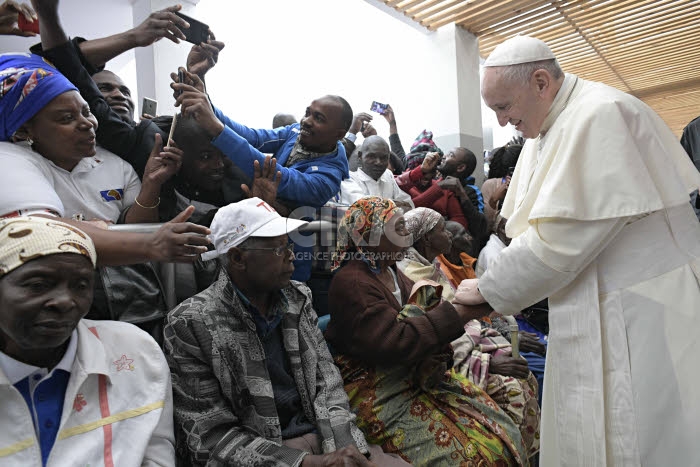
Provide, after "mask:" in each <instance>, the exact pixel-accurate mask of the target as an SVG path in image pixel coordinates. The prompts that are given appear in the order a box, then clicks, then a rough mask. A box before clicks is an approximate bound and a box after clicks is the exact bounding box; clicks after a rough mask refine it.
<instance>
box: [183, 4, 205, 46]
mask: <svg viewBox="0 0 700 467" xmlns="http://www.w3.org/2000/svg"><path fill="white" fill-rule="evenodd" d="M175 14H176V15H178V16H179V17H180V18H182V19H184V20H185V21H187V22H188V23H189V25H190V27H189V28H181V29H182V33H183V34H184V35H185V40H186V41H187V42H190V43H192V44H194V45H199V44H201V43H202V42H206V41H207V40H209V26H207V25H206V24H204V23H202V22H201V21H198V20H196V19H194V18H191V17H189V16H187V15H185V14H182V13H180V12H179V11H176V12H175Z"/></svg>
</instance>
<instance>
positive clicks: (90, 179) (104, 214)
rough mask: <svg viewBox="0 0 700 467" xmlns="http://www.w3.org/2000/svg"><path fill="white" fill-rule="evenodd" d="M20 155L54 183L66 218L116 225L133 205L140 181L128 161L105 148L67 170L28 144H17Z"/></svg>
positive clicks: (99, 149) (98, 149)
mask: <svg viewBox="0 0 700 467" xmlns="http://www.w3.org/2000/svg"><path fill="white" fill-rule="evenodd" d="M15 146H19V148H21V151H17V155H18V156H20V157H24V158H26V159H27V160H29V161H31V162H32V163H33V164H34V165H35V166H36V167H37V168H38V169H39V170H41V172H42V173H43V174H44V176H45V177H46V179H47V180H48V181H49V183H51V185H52V186H53V188H54V190H55V191H56V194H57V195H58V197H59V198H60V200H61V202H62V203H63V207H64V215H65V217H73V216H75V215H77V214H82V215H83V216H84V219H85V220H94V219H99V220H106V221H112V222H116V221H117V220H118V219H119V215H120V214H121V213H122V211H124V210H125V209H126V208H128V207H129V206H131V205H132V204H133V203H134V199H136V196H137V195H138V194H139V191H141V181H140V180H139V177H138V175H136V172H135V171H134V169H133V168H132V167H131V165H130V164H129V163H128V162H125V161H124V160H122V159H121V158H120V157H119V156H116V155H115V154H112V153H111V152H109V151H107V150H106V149H103V148H100V147H98V148H97V153H96V154H95V155H94V156H92V157H84V158H83V159H81V160H80V162H78V164H77V165H76V166H75V167H74V168H73V170H72V171H70V172H69V171H67V170H65V169H62V168H60V167H58V166H57V165H56V164H54V163H53V162H51V161H50V160H48V159H46V158H45V157H43V156H41V155H40V154H38V153H36V152H34V151H33V150H32V149H31V148H30V147H29V146H27V145H25V144H15Z"/></svg>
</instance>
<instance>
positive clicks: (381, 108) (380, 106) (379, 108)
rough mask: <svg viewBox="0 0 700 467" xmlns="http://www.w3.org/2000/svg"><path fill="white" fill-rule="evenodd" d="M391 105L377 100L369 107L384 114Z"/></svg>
mask: <svg viewBox="0 0 700 467" xmlns="http://www.w3.org/2000/svg"><path fill="white" fill-rule="evenodd" d="M387 107H389V105H388V104H382V103H379V102H377V101H372V106H371V107H370V108H369V110H371V111H372V112H377V113H378V114H382V115H383V114H384V112H386V108H387Z"/></svg>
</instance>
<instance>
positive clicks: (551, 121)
mask: <svg viewBox="0 0 700 467" xmlns="http://www.w3.org/2000/svg"><path fill="white" fill-rule="evenodd" d="M484 67H485V70H484V74H483V81H482V97H483V99H484V101H485V102H486V104H487V105H488V106H489V107H490V108H491V109H493V110H494V111H495V112H496V115H497V117H498V121H499V123H500V124H501V125H502V126H505V125H506V124H507V123H510V124H512V125H515V127H516V129H518V130H519V131H521V132H522V133H523V135H524V136H525V137H526V138H528V139H527V141H526V143H525V146H524V147H523V151H522V153H521V155H520V160H519V161H518V164H517V167H516V169H515V174H514V175H513V178H512V181H511V184H510V189H509V190H508V194H507V196H506V199H505V201H504V204H503V209H502V211H501V214H502V215H503V217H505V218H507V219H508V223H507V225H506V233H507V234H508V236H509V237H511V238H513V241H512V243H511V244H510V246H509V247H508V248H506V249H504V250H503V251H502V253H501V254H500V255H499V256H498V258H497V259H496V260H494V261H493V263H491V264H489V267H488V269H487V270H486V272H485V274H484V275H483V276H482V277H481V278H480V279H479V280H478V281H477V280H476V279H474V280H467V281H464V282H463V283H462V284H461V285H460V289H459V292H458V294H457V301H458V302H462V303H466V304H473V303H479V302H483V301H484V300H486V301H487V302H488V303H489V304H490V305H491V306H493V308H494V309H495V310H497V311H499V312H501V313H505V314H513V313H517V312H518V311H520V310H522V309H524V308H525V307H527V306H529V305H532V304H534V303H536V302H538V301H539V300H541V299H543V298H545V297H549V306H550V311H549V326H550V335H549V348H548V351H547V363H546V369H545V378H544V394H543V402H542V425H541V457H540V460H541V464H542V465H544V466H567V465H576V466H586V467H588V466H591V467H593V466H595V467H600V466H637V465H645V466H681V465H682V466H690V465H694V466H697V465H700V283H699V281H700V224H699V223H698V221H697V218H696V217H695V215H694V214H693V211H692V210H691V207H690V204H689V193H690V192H691V191H693V190H694V189H696V188H698V187H699V186H700V174H699V173H698V171H697V170H696V169H695V167H694V166H693V165H692V163H691V162H690V159H689V158H688V155H687V154H686V153H685V151H684V150H683V148H682V147H681V145H680V144H679V142H678V141H677V140H676V138H675V136H674V135H673V133H672V132H671V131H670V130H669V128H668V127H667V126H666V125H665V124H664V122H663V121H662V120H661V119H660V118H659V116H658V115H656V113H654V111H652V110H651V109H650V108H649V107H648V106H647V105H646V104H644V103H642V102H641V101H639V100H638V99H636V98H634V97H632V96H630V95H628V94H626V93H623V92H621V91H618V90H616V89H613V88H611V87H608V86H605V85H603V84H600V83H594V82H590V81H585V80H583V79H581V78H579V77H577V76H575V75H571V74H564V73H563V72H562V71H561V69H560V67H559V64H558V63H557V61H556V59H555V57H554V55H553V54H552V51H551V50H550V49H549V47H548V46H547V45H546V44H545V43H544V42H542V41H540V40H538V39H534V38H531V37H525V36H519V37H515V38H512V39H509V40H507V41H505V42H504V43H502V44H501V45H499V46H498V47H496V49H495V50H494V51H493V53H492V54H491V55H490V56H489V58H488V59H487V60H486V62H485V63H484ZM477 286H478V288H477Z"/></svg>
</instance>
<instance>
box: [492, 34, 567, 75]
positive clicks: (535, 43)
mask: <svg viewBox="0 0 700 467" xmlns="http://www.w3.org/2000/svg"><path fill="white" fill-rule="evenodd" d="M553 58H556V57H555V56H554V53H552V50H551V49H550V48H549V46H548V45H547V44H545V43H544V42H542V41H541V40H539V39H535V38H534V37H530V36H515V37H511V38H510V39H508V40H506V41H503V42H502V43H500V44H498V46H497V47H496V48H495V49H493V52H491V55H489V57H488V58H487V59H486V61H485V62H484V65H483V66H485V67H494V66H508V65H517V64H519V63H530V62H539V61H541V60H552V59H553Z"/></svg>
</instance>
